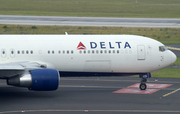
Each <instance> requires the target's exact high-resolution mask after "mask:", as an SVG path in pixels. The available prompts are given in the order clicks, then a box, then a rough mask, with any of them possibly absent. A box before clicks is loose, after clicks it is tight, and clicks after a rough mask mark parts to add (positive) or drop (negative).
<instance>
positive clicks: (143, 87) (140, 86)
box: [139, 83, 147, 90]
mask: <svg viewBox="0 0 180 114" xmlns="http://www.w3.org/2000/svg"><path fill="white" fill-rule="evenodd" d="M139 88H140V90H146V88H147V86H146V84H145V83H141V84H140V85H139Z"/></svg>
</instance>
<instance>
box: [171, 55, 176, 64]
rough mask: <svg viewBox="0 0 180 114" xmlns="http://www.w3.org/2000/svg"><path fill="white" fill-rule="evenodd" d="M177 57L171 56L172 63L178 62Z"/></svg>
mask: <svg viewBox="0 0 180 114" xmlns="http://www.w3.org/2000/svg"><path fill="white" fill-rule="evenodd" d="M176 59H177V57H176V55H175V54H174V53H172V54H171V62H172V63H174V62H175V61H176Z"/></svg>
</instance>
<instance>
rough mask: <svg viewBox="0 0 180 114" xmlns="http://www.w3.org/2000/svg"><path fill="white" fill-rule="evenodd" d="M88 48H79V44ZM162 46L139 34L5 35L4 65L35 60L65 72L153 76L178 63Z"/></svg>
mask: <svg viewBox="0 0 180 114" xmlns="http://www.w3.org/2000/svg"><path fill="white" fill-rule="evenodd" d="M80 42H81V43H82V44H83V45H84V46H82V45H81V46H79V47H78V45H79V43H80ZM160 46H164V45H163V44H162V43H160V42H158V41H156V40H153V39H150V38H147V37H141V36H135V35H1V38H0V51H1V55H0V63H1V64H3V63H12V62H22V61H33V62H37V63H40V64H45V65H46V66H47V68H52V69H57V70H59V71H63V72H104V73H149V72H154V71H156V70H159V69H162V68H165V67H167V66H169V65H170V64H172V63H173V62H175V60H176V56H175V55H174V53H172V52H171V51H169V50H165V51H160V50H159V47H160Z"/></svg>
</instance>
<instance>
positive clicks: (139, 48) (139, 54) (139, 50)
mask: <svg viewBox="0 0 180 114" xmlns="http://www.w3.org/2000/svg"><path fill="white" fill-rule="evenodd" d="M137 59H138V60H145V59H146V54H145V46H144V45H138V46H137Z"/></svg>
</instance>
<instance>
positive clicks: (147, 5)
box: [0, 0, 180, 18]
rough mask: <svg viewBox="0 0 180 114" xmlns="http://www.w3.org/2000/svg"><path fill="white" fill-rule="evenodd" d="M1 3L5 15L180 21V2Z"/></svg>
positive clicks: (64, 0)
mask: <svg viewBox="0 0 180 114" xmlns="http://www.w3.org/2000/svg"><path fill="white" fill-rule="evenodd" d="M135 1H136V0H0V14H1V15H47V16H88V17H91V16H92V17H149V18H153V17H154V18H180V15H179V11H180V0H137V1H138V3H137V4H136V3H135Z"/></svg>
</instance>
